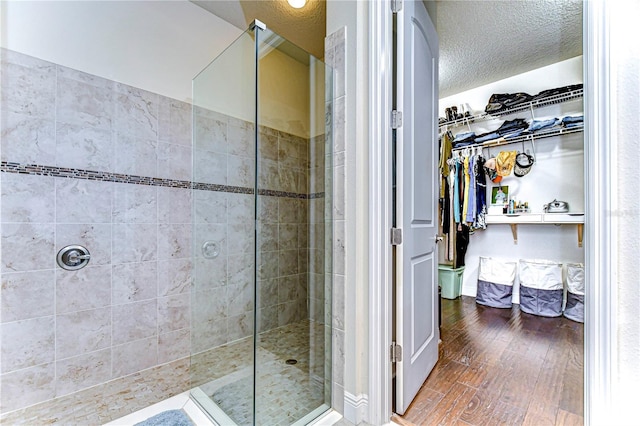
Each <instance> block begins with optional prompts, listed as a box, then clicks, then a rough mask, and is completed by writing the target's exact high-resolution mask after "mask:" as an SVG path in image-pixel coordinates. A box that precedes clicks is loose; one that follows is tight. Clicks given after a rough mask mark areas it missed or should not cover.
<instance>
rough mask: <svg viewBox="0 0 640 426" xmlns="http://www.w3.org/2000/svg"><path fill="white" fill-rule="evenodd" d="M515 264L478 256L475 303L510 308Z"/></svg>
mask: <svg viewBox="0 0 640 426" xmlns="http://www.w3.org/2000/svg"><path fill="white" fill-rule="evenodd" d="M516 268H517V264H516V262H513V261H508V260H501V259H495V258H492V257H482V256H480V271H479V273H478V293H477V294H476V303H478V304H480V305H485V306H491V307H492V308H511V306H512V302H511V296H512V295H513V282H514V281H515V279H516Z"/></svg>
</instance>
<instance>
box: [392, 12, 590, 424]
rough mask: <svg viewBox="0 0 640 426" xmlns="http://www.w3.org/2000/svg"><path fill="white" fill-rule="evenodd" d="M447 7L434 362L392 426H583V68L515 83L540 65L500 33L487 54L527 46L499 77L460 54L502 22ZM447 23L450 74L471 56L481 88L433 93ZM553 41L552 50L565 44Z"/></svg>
mask: <svg viewBox="0 0 640 426" xmlns="http://www.w3.org/2000/svg"><path fill="white" fill-rule="evenodd" d="M453 3H457V5H450V4H443V3H439V4H438V6H439V9H438V12H437V15H438V28H437V29H438V34H439V37H440V43H441V45H440V46H441V58H440V73H441V74H440V75H441V80H440V90H441V94H440V110H439V117H440V118H439V123H438V130H439V137H440V139H439V143H440V158H439V159H438V167H439V170H440V193H439V200H438V201H439V214H440V226H441V228H440V231H441V232H440V236H441V237H442V240H441V243H440V245H439V259H438V263H439V268H438V269H439V271H438V280H439V287H440V295H441V298H440V308H441V309H440V312H441V319H440V321H441V327H440V333H441V344H440V356H439V361H438V363H437V364H436V367H435V368H434V370H433V371H432V372H431V374H430V376H429V377H428V378H427V381H426V382H425V383H424V385H423V387H422V389H421V390H420V392H419V393H418V396H417V397H416V399H415V400H414V401H413V403H412V405H411V406H410V407H409V409H408V410H407V412H406V413H405V414H404V416H403V417H398V418H397V419H396V420H397V421H399V422H400V423H404V424H453V423H455V422H458V421H459V422H465V423H463V424H582V422H583V416H584V404H583V398H584V396H583V395H584V393H583V386H584V384H583V369H584V367H583V365H584V361H583V360H584V349H583V346H584V338H583V334H584V330H583V327H584V324H583V323H584V294H585V291H584V290H585V288H584V285H585V284H584V283H585V279H584V268H585V264H584V263H585V251H584V249H585V247H584V246H585V239H584V234H585V170H584V163H585V149H584V132H583V129H584V88H583V57H582V55H581V54H580V53H581V52H579V53H578V54H577V55H573V56H571V57H565V58H562V59H558V60H554V61H551V62H547V63H546V64H545V65H543V66H535V67H529V68H528V69H527V68H526V66H527V65H526V61H527V60H529V59H531V60H532V61H533V62H535V58H533V59H532V57H533V56H536V55H544V54H545V53H544V52H542V51H538V52H536V51H535V47H536V45H537V41H536V40H535V36H534V35H532V34H529V33H527V31H526V29H519V28H511V29H510V30H508V29H507V30H503V31H502V32H500V33H496V34H493V35H494V36H496V39H500V41H499V42H498V44H500V43H503V42H504V40H505V38H507V39H509V38H511V39H512V40H513V41H512V42H513V43H514V44H515V45H519V46H523V43H529V46H530V47H531V50H532V57H531V58H528V59H526V58H523V59H522V61H523V63H522V64H519V65H518V67H516V66H514V68H513V69H512V72H511V73H509V71H508V70H506V71H505V70H504V69H503V68H504V67H503V64H502V63H501V62H500V60H499V58H500V56H499V55H500V54H499V53H495V55H496V56H494V57H491V56H486V57H483V54H486V53H487V52H488V51H489V49H484V48H483V49H479V51H473V50H474V47H473V42H472V39H473V38H474V37H485V36H486V33H491V31H492V30H493V29H494V28H495V27H497V26H498V25H497V22H504V21H501V18H500V17H499V16H493V17H492V19H490V20H487V19H486V18H487V16H488V15H490V14H491V13H494V12H495V11H496V10H497V9H492V10H491V12H489V11H487V10H482V9H481V8H482V7H486V8H495V7H498V6H497V3H498V2H484V4H485V5H486V6H483V5H479V3H480V2H453ZM462 3H464V4H462ZM511 3H515V2H509V3H507V4H505V3H504V2H503V5H504V7H512V9H510V12H508V13H511V15H510V16H512V17H515V21H517V20H518V19H519V18H518V17H519V16H523V15H527V14H528V15H530V16H535V17H536V18H535V19H536V20H540V22H542V24H540V25H542V26H544V17H542V18H541V17H540V14H541V13H542V12H541V10H540V8H539V7H540V5H539V4H537V5H535V6H534V5H533V4H531V2H528V3H530V5H529V6H527V5H526V4H520V5H512V4H511ZM538 3H542V2H538ZM547 3H549V4H547V6H553V8H551V7H550V8H548V9H547V10H546V11H545V12H544V13H546V14H547V16H549V18H550V19H549V20H550V21H553V20H555V19H558V15H562V16H564V17H565V18H566V17H567V16H570V15H571V14H575V13H576V11H578V12H580V9H579V8H576V7H575V6H576V5H575V4H570V3H571V2H566V3H565V5H562V4H559V3H557V2H547ZM465 7H466V8H467V10H465ZM528 7H530V8H531V10H528V9H527V8H528ZM508 13H507V14H508ZM471 15H473V16H474V18H471V17H470V16H471ZM551 15H553V17H552V16H551ZM551 18H553V19H551ZM474 19H475V20H476V21H477V22H476V23H474V22H472V21H473V20H474ZM575 19H579V20H580V26H579V28H578V29H577V31H581V28H582V26H581V19H582V16H581V13H580V16H578V17H576V16H571V19H570V20H573V21H574V22H575ZM455 20H458V22H459V23H460V29H459V31H460V32H464V33H465V36H460V37H459V40H462V39H465V37H466V39H467V40H469V46H468V50H467V51H464V48H462V50H461V51H459V52H461V53H459V58H460V61H461V62H464V61H468V59H469V58H468V57H469V56H471V57H473V58H474V60H475V61H476V62H478V61H479V62H482V67H479V68H478V71H477V74H478V75H483V76H484V82H483V83H482V84H475V85H473V86H468V85H467V86H464V84H465V83H464V82H463V80H464V79H463V78H462V79H460V78H459V81H460V82H461V83H459V86H458V87H461V88H463V90H455V87H454V88H453V89H452V87H451V85H448V86H447V85H446V84H444V83H443V75H444V76H445V77H446V73H447V72H449V68H455V67H457V66H458V65H457V64H455V58H452V57H450V56H448V55H447V48H448V47H447V46H450V45H451V43H450V41H449V40H447V39H446V37H447V34H451V33H452V30H451V29H443V27H442V24H443V22H452V21H455ZM514 23H515V22H514ZM465 24H469V25H465ZM568 27H569V28H573V30H576V28H575V27H571V25H568ZM462 28H464V30H463V29H462ZM562 31H563V30H562V29H560V28H559V29H558V34H563V35H561V36H559V37H560V38H562V37H565V36H566V33H562ZM565 31H566V29H565ZM573 35H574V36H576V34H573ZM456 37H457V36H456ZM577 37H578V38H580V33H578V34H577ZM562 43H564V41H563V40H561V39H558V40H557V45H558V49H557V50H562V49H563V48H564V46H561V45H562ZM458 48H459V47H458ZM459 49H460V48H459ZM443 50H444V52H443ZM494 50H498V47H496V49H494ZM546 52H547V53H548V54H549V56H554V55H556V54H557V53H558V52H551V51H550V50H549V49H547V51H546ZM491 64H494V65H495V68H496V78H494V79H491V75H490V71H489V75H485V74H486V70H487V69H488V68H490V66H491ZM520 65H522V66H520ZM460 66H461V67H462V66H463V65H460ZM467 72H468V76H469V80H472V81H480V77H479V76H476V75H474V74H475V72H474V71H472V72H470V73H469V70H468V69H467ZM505 72H506V74H505ZM483 73H484V74H483ZM443 84H444V85H445V86H446V87H445V90H443Z"/></svg>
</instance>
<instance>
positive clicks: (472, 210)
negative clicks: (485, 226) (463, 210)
mask: <svg viewBox="0 0 640 426" xmlns="http://www.w3.org/2000/svg"><path fill="white" fill-rule="evenodd" d="M475 163H476V156H475V155H472V156H470V157H469V161H468V164H469V167H468V174H469V184H468V185H469V189H468V191H467V192H468V194H469V195H468V199H469V200H468V201H469V202H468V204H467V216H466V218H465V221H466V222H467V223H468V224H470V225H472V224H473V222H474V221H475V217H476V174H475V171H474V165H475Z"/></svg>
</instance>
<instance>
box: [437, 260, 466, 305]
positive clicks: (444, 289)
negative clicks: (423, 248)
mask: <svg viewBox="0 0 640 426" xmlns="http://www.w3.org/2000/svg"><path fill="white" fill-rule="evenodd" d="M463 274H464V266H461V267H459V268H455V269H454V268H453V267H452V266H449V265H438V285H439V286H440V289H441V295H442V297H444V298H445V299H457V298H458V297H460V295H461V294H462V275H463Z"/></svg>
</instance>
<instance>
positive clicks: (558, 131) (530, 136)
mask: <svg viewBox="0 0 640 426" xmlns="http://www.w3.org/2000/svg"><path fill="white" fill-rule="evenodd" d="M582 131H584V127H583V126H577V127H571V128H564V127H559V128H555V129H551V130H547V131H544V130H542V131H537V132H535V133H527V134H526V135H520V136H516V137H513V138H509V139H505V140H499V139H493V140H490V141H486V142H481V143H474V144H470V145H467V146H462V147H460V148H453V149H452V151H462V150H464V149H465V148H473V147H480V148H491V147H494V146H501V145H509V144H514V143H520V142H526V141H531V140H537V139H544V138H550V137H554V136H561V135H568V134H571V133H580V132H582Z"/></svg>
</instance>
